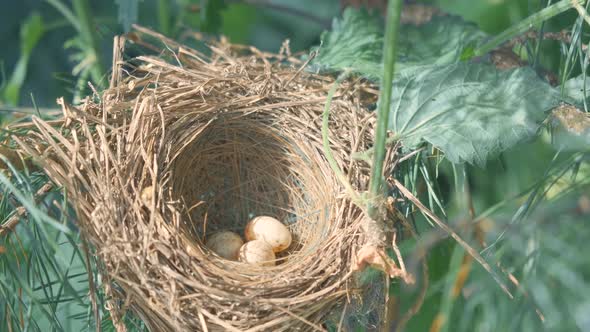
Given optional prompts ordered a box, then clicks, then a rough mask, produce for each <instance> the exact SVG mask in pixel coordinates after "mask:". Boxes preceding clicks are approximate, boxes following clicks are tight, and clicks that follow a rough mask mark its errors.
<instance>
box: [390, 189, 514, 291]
mask: <svg viewBox="0 0 590 332" xmlns="http://www.w3.org/2000/svg"><path fill="white" fill-rule="evenodd" d="M392 181H393V183H394V185H395V187H396V188H397V189H398V190H399V191H400V192H401V193H402V194H403V195H404V196H406V198H408V199H409V200H410V201H411V202H412V203H414V205H416V206H417V207H418V208H419V209H420V210H422V212H423V213H424V214H425V215H426V216H428V217H429V218H430V219H431V220H432V221H433V222H434V223H435V224H437V225H438V226H439V227H440V228H442V229H443V230H444V231H445V232H446V233H447V234H449V235H450V236H451V237H452V238H453V239H455V241H457V243H459V244H460V245H461V246H462V247H463V249H465V250H466V251H467V252H468V253H469V254H470V255H471V256H472V257H473V258H474V259H475V260H477V262H478V263H479V264H481V266H482V267H483V268H484V269H485V270H486V271H488V273H489V274H490V275H491V276H492V278H494V280H495V281H496V283H498V285H499V286H500V288H501V289H502V290H503V291H504V292H505V293H506V294H507V295H508V296H509V297H510V298H511V299H512V298H514V296H513V295H512V293H511V292H510V290H509V289H508V287H507V286H506V284H505V283H504V281H502V279H500V277H499V276H498V274H497V273H496V271H494V269H492V267H491V266H490V264H488V263H487V262H486V261H485V260H484V259H483V257H481V255H480V254H479V253H478V252H477V251H475V249H473V248H472V247H471V246H470V245H469V244H467V242H465V240H463V239H462V238H461V237H460V236H459V234H457V233H456V232H455V231H454V230H453V229H452V228H451V227H449V225H447V224H445V223H444V222H443V221H442V220H440V219H439V218H438V217H437V216H436V215H435V214H434V213H433V212H432V211H430V210H429V209H428V208H427V207H426V206H424V204H422V202H420V200H419V199H418V198H416V196H414V195H413V194H412V193H411V192H410V191H409V190H408V189H407V188H406V187H404V185H402V184H401V182H399V181H398V180H397V179H392Z"/></svg>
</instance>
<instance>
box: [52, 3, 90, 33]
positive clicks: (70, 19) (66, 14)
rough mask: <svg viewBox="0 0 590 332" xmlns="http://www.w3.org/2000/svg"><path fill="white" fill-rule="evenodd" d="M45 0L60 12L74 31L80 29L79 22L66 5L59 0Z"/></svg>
mask: <svg viewBox="0 0 590 332" xmlns="http://www.w3.org/2000/svg"><path fill="white" fill-rule="evenodd" d="M45 1H47V3H48V4H50V5H52V6H53V7H54V8H55V9H56V10H57V11H58V12H60V14H61V15H62V16H63V17H64V18H65V19H66V20H68V22H70V24H71V25H72V26H73V27H74V28H75V29H76V31H78V32H80V31H81V29H80V22H79V21H78V19H77V18H76V16H75V15H74V13H72V11H71V10H70V9H69V8H68V7H67V6H66V5H64V4H63V3H62V2H61V1H60V0H45Z"/></svg>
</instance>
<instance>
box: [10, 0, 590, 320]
mask: <svg viewBox="0 0 590 332" xmlns="http://www.w3.org/2000/svg"><path fill="white" fill-rule="evenodd" d="M420 2H421V3H431V4H435V5H438V6H440V7H441V8H442V9H443V10H444V11H447V12H449V13H452V14H456V15H459V16H461V17H463V18H464V19H465V20H467V21H471V22H474V23H475V24H477V25H478V26H479V28H480V29H481V30H483V31H484V32H485V33H487V34H489V35H492V34H495V33H498V32H500V31H502V30H504V29H506V28H508V27H509V26H511V25H513V24H514V23H516V22H519V21H520V20H522V19H523V18H525V17H527V16H528V15H530V14H532V13H535V12H537V11H538V10H540V9H541V8H543V7H545V6H546V5H547V4H548V3H550V2H551V1H542V0H539V1H535V0H485V1H484V0H482V1H472V0H431V1H420ZM340 5H341V4H340V1H337V0H331V1H315V0H300V1H288V0H274V1H269V2H266V1H229V0H226V1H221V0H176V1H167V0H142V1H139V0H105V1H89V0H87V1H86V0H73V1H64V0H26V1H20V2H14V3H11V5H10V6H9V9H5V10H4V11H3V12H2V14H0V16H1V19H0V36H1V38H2V48H0V64H1V65H2V67H1V68H2V74H3V76H2V79H3V80H2V82H1V85H0V91H1V94H0V109H2V110H4V109H11V110H13V109H14V107H16V106H19V107H27V106H33V105H34V104H36V105H37V106H40V107H49V108H54V107H55V99H56V98H57V97H59V96H62V95H63V96H66V99H67V100H70V99H73V98H74V97H80V96H83V95H85V94H87V93H89V89H88V87H87V85H86V81H88V80H90V81H92V82H93V84H95V85H96V86H100V84H101V83H103V84H104V83H105V82H106V79H107V77H108V76H107V73H106V72H105V70H104V68H108V67H109V59H110V56H111V50H110V48H111V44H112V40H113V37H114V36H115V35H117V34H120V33H123V32H125V31H128V29H129V27H130V26H131V25H132V24H133V23H139V24H141V25H145V26H148V27H151V28H154V29H155V30H158V31H160V32H162V33H164V34H166V35H168V36H170V37H172V38H176V39H179V40H185V39H186V32H187V31H191V30H193V31H200V32H203V33H205V34H208V35H212V36H216V35H218V34H223V35H226V36H227V37H228V38H229V40H230V41H232V42H235V43H243V44H251V45H254V46H256V47H258V48H260V49H263V50H270V51H278V50H279V48H280V47H281V45H282V43H283V41H284V40H285V39H289V40H290V45H291V49H292V51H304V52H308V51H309V50H310V48H311V47H313V46H315V45H318V44H319V42H320V38H321V33H322V31H324V30H329V29H331V27H332V19H333V18H334V17H338V16H339V15H340V14H341V6H340ZM577 19H578V16H577V14H576V13H575V12H574V11H570V12H568V13H565V14H564V15H560V16H559V17H557V18H554V19H552V20H550V21H548V22H547V23H546V24H544V25H543V26H542V28H543V29H544V30H545V31H560V30H561V29H571V27H572V25H574V23H575V22H576V20H577ZM576 24H577V23H576ZM579 26H580V27H581V23H580V24H579ZM361 28H363V27H360V28H359V29H361ZM365 28H367V27H365ZM369 28H370V27H369ZM538 28H540V27H538ZM369 30H370V29H369ZM579 31H582V29H581V28H579ZM414 32H415V34H416V35H417V36H418V35H420V36H422V35H421V34H420V31H414ZM437 33H438V34H442V35H440V36H439V35H436V34H437ZM431 34H432V35H431ZM424 37H430V38H432V40H431V43H428V45H439V46H440V47H441V48H442V47H443V46H445V45H447V43H446V42H445V43H442V42H441V41H445V38H447V37H448V36H447V35H446V34H445V32H444V31H442V32H438V31H436V30H433V31H432V32H429V33H428V34H426V36H422V37H420V38H421V39H422V38H424ZM417 38H418V37H417ZM377 39H378V38H377ZM587 39H588V38H587V37H586V36H585V35H584V36H583V40H584V41H585V42H586V41H587ZM369 42H371V41H370V40H369ZM428 45H412V43H411V41H407V43H406V44H405V45H404V46H405V47H406V49H408V50H410V49H411V48H412V47H414V46H415V48H416V49H419V50H421V51H422V53H423V54H431V53H429V51H440V49H429V48H428V47H425V46H428ZM345 46H350V45H348V44H347V45H345ZM534 46H535V45H533V44H526V45H525V48H528V50H527V51H526V52H523V54H524V55H525V56H524V57H525V58H526V57H527V55H528V54H529V53H527V52H530V49H532V48H534ZM575 46H576V45H575ZM577 46H579V45H577ZM437 47H438V46H437ZM561 47H562V46H561ZM539 49H540V52H538V61H537V63H536V64H540V65H541V66H542V67H544V68H546V69H548V70H550V71H553V72H555V73H556V74H560V76H561V75H564V76H563V77H565V78H570V77H573V76H578V74H580V73H581V72H582V70H583V69H582V67H583V66H580V60H579V58H581V56H580V53H579V50H577V49H573V50H572V52H569V53H568V52H567V51H568V50H567V49H564V48H563V47H562V48H560V44H559V43H557V42H554V41H545V42H543V44H542V45H541V46H540V47H539ZM342 50H346V47H343V48H342ZM373 51H375V52H373V53H371V54H369V55H368V58H369V60H371V61H375V60H376V61H379V59H378V58H379V56H380V53H379V52H381V50H380V49H377V50H373ZM451 51H452V50H451ZM342 54H343V53H342V52H337V54H336V55H335V56H341V55H342ZM445 54H446V53H445ZM530 54H534V52H530ZM439 55H440V54H439ZM322 56H323V55H322ZM582 56H583V54H582ZM576 57H578V58H576ZM354 58H355V55H354V54H353V55H350V56H349V59H354ZM435 58H436V60H438V56H434V57H433V60H434V59H435ZM363 59H364V58H363ZM331 60H338V59H334V58H331ZM365 60H366V59H365ZM529 60H534V59H529ZM582 62H583V61H582ZM568 66H569V67H568ZM565 67H568V70H565V69H564V68H565ZM583 68H585V67H583ZM372 69H373V70H374V69H375V68H372ZM377 69H378V68H377ZM376 72H378V70H376ZM498 84H501V83H498ZM580 86H582V88H580ZM584 86H585V79H584V76H580V78H578V79H576V80H573V81H571V82H570V83H569V84H568V85H566V86H565V88H566V89H570V90H571V93H570V92H567V91H566V93H565V94H566V95H567V96H570V97H572V98H574V99H576V100H577V102H578V105H585V104H584V103H585V95H584V94H580V89H582V90H584V88H583V87H584ZM572 87H573V88H572ZM31 95H32V96H34V100H35V101H36V103H34V102H33V99H32V98H31ZM394 97H395V96H394ZM6 114H7V113H6V112H2V114H0V115H2V116H5V115H6ZM540 134H541V135H540V136H539V138H537V139H536V140H534V141H530V142H525V143H522V144H519V145H516V146H514V147H512V148H510V149H508V150H506V151H504V152H502V153H501V154H499V155H497V156H495V157H494V158H492V159H491V160H488V161H487V164H486V166H485V168H484V167H478V166H471V165H453V164H451V163H450V162H448V161H446V160H444V159H443V158H441V156H440V153H439V151H437V150H435V149H431V148H430V147H423V150H421V152H420V153H418V154H416V155H415V157H414V158H410V159H408V160H406V161H405V162H403V163H402V164H401V165H400V166H399V170H398V172H399V178H400V179H403V182H404V184H406V185H407V186H408V188H410V189H411V190H412V191H413V192H415V193H416V194H417V195H418V196H419V198H420V199H421V200H422V201H423V202H425V204H426V205H427V206H428V207H429V208H430V209H431V210H433V211H436V212H437V213H438V214H439V215H441V216H446V219H447V220H448V221H449V222H450V223H452V224H453V225H454V226H456V228H458V229H461V227H459V226H460V225H461V223H462V222H465V220H468V221H469V222H470V224H469V225H470V226H473V227H472V228H477V227H480V226H477V227H476V226H474V225H476V224H477V225H480V224H481V225H487V226H489V228H490V229H491V230H490V231H488V232H487V233H486V235H485V237H484V238H483V239H479V240H482V241H483V242H484V243H486V244H487V245H490V246H492V247H490V248H489V249H488V250H486V251H484V252H483V254H484V255H486V258H487V259H489V261H490V262H493V263H496V262H497V263H498V264H502V266H503V267H505V268H506V269H507V271H508V272H510V273H512V274H513V275H514V276H516V277H517V278H518V279H519V280H521V286H522V288H521V289H520V290H516V292H515V293H516V299H515V300H513V301H512V300H509V299H508V298H507V297H506V296H505V295H504V294H503V293H502V292H501V291H500V290H499V289H498V287H497V285H496V284H495V283H494V281H493V280H492V279H491V278H490V277H489V275H487V273H486V272H485V271H484V270H483V269H482V268H481V267H480V266H478V265H476V264H475V263H473V264H470V263H468V259H466V258H465V257H466V256H465V253H464V251H463V249H461V248H460V247H459V246H457V245H456V244H455V243H454V242H453V241H451V240H449V239H438V240H437V241H433V243H432V244H431V246H430V247H429V248H428V249H430V250H429V252H430V254H429V255H428V257H427V261H426V264H427V266H428V268H429V282H430V287H429V288H428V291H427V293H426V295H425V301H424V305H423V307H422V309H421V311H420V312H419V313H418V314H417V315H416V317H415V318H414V319H412V320H411V321H410V322H409V324H408V325H407V330H408V331H427V330H429V329H432V328H433V326H435V324H434V322H437V319H439V321H438V322H441V323H442V324H441V326H440V327H441V329H440V330H437V329H435V331H445V329H446V330H447V331H452V330H460V331H517V330H526V331H537V330H542V329H547V330H555V331H562V330H563V331H576V330H579V331H590V321H589V320H588V317H589V315H588V313H589V312H590V302H589V300H588V299H590V289H589V285H588V280H590V275H589V273H590V266H589V263H588V261H587V259H586V258H585V256H584V254H583V253H584V251H583V249H584V248H585V241H587V239H588V237H589V236H590V234H588V229H590V228H588V227H587V225H586V224H587V220H588V213H587V212H584V211H583V208H584V206H585V205H583V204H590V203H584V202H585V201H584V199H586V200H588V193H589V192H590V187H589V181H590V180H589V179H590V168H589V167H588V158H589V157H588V154H587V151H586V152H584V151H582V152H576V151H567V152H565V151H556V149H555V147H554V146H553V145H552V144H551V143H552V142H551V135H550V133H548V132H545V131H542V132H541V133H540ZM2 135H7V133H2ZM3 137H4V136H3ZM25 173H26V172H25ZM14 174H20V173H19V172H14ZM42 181H43V177H42V175H40V174H34V173H33V174H23V175H22V176H15V177H13V178H7V177H5V176H4V175H2V176H1V177H0V182H2V188H3V189H2V190H3V191H10V192H12V194H13V195H14V196H18V195H16V194H15V193H21V194H22V196H23V197H21V198H22V199H17V201H26V200H27V199H29V200H31V199H33V198H32V197H28V196H30V193H32V192H35V191H36V190H37V189H38V187H39V186H40V184H41V183H42ZM62 195H63V193H61V192H59V191H58V192H52V193H50V194H49V196H48V197H46V200H45V201H43V202H40V203H39V204H38V205H39V209H37V210H35V209H34V208H33V209H32V210H33V211H35V213H33V214H31V215H30V216H29V217H28V218H27V220H28V221H29V224H21V225H19V226H18V229H17V233H18V234H25V235H27V236H23V237H22V248H23V249H22V251H21V250H20V248H21V247H20V245H18V246H17V245H16V244H15V241H14V238H11V239H12V240H9V238H2V239H0V246H2V247H4V248H8V247H10V246H12V247H14V248H19V249H18V250H15V251H16V252H17V255H24V256H27V257H29V259H28V260H27V261H28V262H29V264H28V265H26V266H22V265H19V262H20V261H19V260H18V258H16V259H13V257H11V258H6V256H3V257H2V260H0V300H4V301H5V302H4V303H0V310H1V311H2V312H0V318H5V319H7V318H12V319H16V320H24V321H26V324H27V325H26V326H27V328H28V329H29V330H33V331H38V330H46V329H49V328H47V327H48V326H49V327H51V329H53V330H57V331H60V330H64V331H77V330H93V329H94V327H95V326H94V325H95V322H94V318H93V316H92V315H93V312H92V311H91V310H90V309H89V299H88V298H87V296H86V294H87V293H88V291H89V289H88V276H87V275H86V270H85V268H84V265H85V264H86V262H87V260H88V259H90V258H88V257H86V256H85V254H84V252H83V250H82V248H80V242H79V235H78V234H77V233H76V229H75V226H74V224H73V223H72V221H71V220H68V218H66V217H65V216H59V215H58V214H57V213H56V212H55V211H53V214H51V211H52V209H51V204H52V203H53V201H54V200H55V201H63V196H62ZM1 197H2V198H1V199H0V218H1V219H2V220H6V219H7V218H9V217H10V215H11V213H13V211H14V208H15V207H16V206H17V205H18V204H17V202H16V201H15V200H9V199H8V197H9V196H7V195H2V196H1ZM33 200H34V199H33ZM469 204H472V205H473V211H474V213H475V216H476V217H475V219H473V218H471V219H470V218H469V217H468V216H467V212H466V211H467V208H466V207H467V206H468V205H469ZM400 209H401V211H402V212H403V213H405V214H406V215H407V217H408V219H409V220H411V221H412V222H414V223H415V225H416V228H417V230H418V231H419V233H420V234H421V235H423V236H424V238H426V239H428V235H429V232H430V231H431V228H430V226H429V225H428V223H426V222H425V218H424V217H423V216H422V215H421V214H420V213H419V212H418V211H416V210H415V209H414V208H413V207H411V206H409V205H408V206H402V207H400ZM584 213H586V214H584ZM490 225H491V226H490ZM25 226H26V227H25ZM482 227H483V226H482ZM64 228H65V229H66V230H67V231H68V232H67V233H68V234H66V233H64V232H61V231H60V230H62V231H63V230H64ZM467 228H469V227H467ZM469 229H471V228H469ZM462 235H463V236H464V237H466V238H468V239H469V240H470V242H475V239H474V237H475V235H474V234H472V233H470V232H469V231H462ZM498 238H502V241H500V243H498V244H495V241H496V240H497V239H498ZM39 243H47V244H48V246H47V247H46V246H43V245H39ZM416 245H417V242H416V241H414V240H412V239H408V240H406V241H404V243H403V245H402V248H401V249H402V251H403V253H404V256H405V257H409V259H408V266H409V268H410V269H411V270H412V271H413V272H415V273H416V275H418V276H419V275H420V271H421V267H420V266H421V265H420V257H418V256H416V252H417V251H416V250H415V246H416ZM0 248H1V247H0ZM11 254H12V252H11ZM466 268H468V271H470V273H469V274H468V275H467V280H466V281H465V283H464V284H463V286H462V289H461V292H460V295H457V294H455V286H456V284H457V280H459V279H460V275H461V273H463V272H462V271H464V269H466ZM462 269H463V270H462ZM93 272H96V270H94V271H93ZM95 276H96V274H95ZM95 278H96V277H95ZM418 279H419V281H421V280H420V278H418ZM95 282H96V283H97V285H100V281H99V280H95ZM393 286H394V287H392V290H391V294H392V296H396V297H397V299H398V302H400V303H401V304H400V307H399V309H398V310H399V312H400V314H401V313H403V312H405V311H406V310H408V309H409V308H410V306H411V305H412V303H413V302H414V301H415V300H416V299H417V294H418V293H419V291H420V289H419V287H420V286H419V284H418V286H416V287H414V288H412V287H407V286H405V285H401V284H398V283H394V284H393ZM18 288H21V289H24V290H25V294H24V295H23V296H24V297H21V298H19V297H18V296H14V289H18ZM381 291H382V289H377V290H376V292H375V293H379V292H381ZM525 294H526V295H525ZM381 295H382V294H381ZM98 296H99V304H101V305H104V299H103V298H101V296H102V294H101V293H100V292H98ZM376 297H377V298H378V299H381V298H380V297H378V296H377V295H376ZM23 303H34V304H35V305H34V306H30V307H29V309H30V310H29V311H27V312H26V317H20V315H19V311H18V308H20V307H21V306H24V304H23ZM535 308H537V309H539V310H540V311H541V312H542V313H543V314H544V315H545V319H546V323H545V324H541V321H540V320H539V319H538V313H536V312H535ZM33 317H34V318H35V319H33ZM437 317H438V318H437ZM125 319H126V323H127V325H128V326H130V327H131V329H132V330H134V331H135V330H144V329H145V327H144V326H142V325H141V323H140V322H139V321H138V320H137V319H134V318H133V317H126V318H125ZM100 320H101V321H102V326H103V328H104V329H105V330H107V331H108V330H114V327H113V326H112V324H111V323H110V321H109V317H108V314H105V315H103V316H101V317H100ZM0 324H3V321H2V320H0ZM13 327H14V328H15V329H16V328H17V327H16V326H13ZM3 328H5V326H4V325H0V331H4V330H2V329H3Z"/></svg>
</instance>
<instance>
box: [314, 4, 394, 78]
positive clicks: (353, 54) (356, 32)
mask: <svg viewBox="0 0 590 332" xmlns="http://www.w3.org/2000/svg"><path fill="white" fill-rule="evenodd" d="M321 40H322V44H321V45H320V47H319V49H318V48H316V49H315V50H318V51H319V53H318V55H317V57H316V58H315V59H314V61H313V62H312V65H313V67H315V69H317V70H322V71H344V70H351V71H353V72H355V73H360V74H362V75H364V76H367V77H369V78H371V79H377V78H379V77H380V76H381V72H382V71H383V64H382V63H381V57H382V55H383V26H382V24H381V22H380V20H379V17H378V16H377V15H374V14H371V13H369V12H367V11H366V10H354V9H352V8H347V9H346V10H345V11H344V13H343V14H342V18H340V19H334V22H333V23H332V31H324V33H322V36H321ZM313 67H312V68H313Z"/></svg>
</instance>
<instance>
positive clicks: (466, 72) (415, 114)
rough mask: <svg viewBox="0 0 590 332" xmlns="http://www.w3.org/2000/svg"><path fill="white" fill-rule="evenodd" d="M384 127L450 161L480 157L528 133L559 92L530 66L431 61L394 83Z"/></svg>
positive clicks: (482, 159) (411, 144) (478, 161)
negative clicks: (503, 67)
mask: <svg viewBox="0 0 590 332" xmlns="http://www.w3.org/2000/svg"><path fill="white" fill-rule="evenodd" d="M392 98H393V99H392V104H391V115H390V123H389V128H390V129H391V130H393V131H394V132H395V133H396V134H397V135H398V137H400V138H401V139H402V140H403V142H404V144H405V145H406V146H407V147H410V148H412V147H416V146H417V145H419V144H420V143H421V142H422V141H427V142H429V143H431V144H432V145H433V146H435V147H437V148H438V149H440V150H442V151H443V152H444V153H445V155H446V157H447V158H448V159H449V160H450V161H452V162H454V163H460V162H469V163H475V164H478V165H483V164H484V163H485V161H486V159H487V158H488V157H489V156H490V155H492V154H495V153H498V152H501V151H503V150H505V149H507V148H509V147H511V146H512V145H514V144H516V143H517V142H519V141H521V140H523V139H526V138H528V137H531V136H532V135H534V134H535V133H536V131H537V129H538V127H539V125H540V123H541V122H542V121H543V119H544V118H545V112H546V111H548V110H550V109H552V108H553V107H555V106H556V105H557V104H558V102H559V94H558V93H557V91H556V90H554V89H553V88H552V87H551V86H550V85H549V84H547V83H545V82H544V81H543V80H541V79H540V78H538V77H537V75H536V74H535V72H534V71H533V70H531V69H530V68H518V69H515V70H512V71H498V70H496V68H495V67H493V66H491V65H487V64H470V63H457V64H452V65H447V66H444V67H441V66H432V67H430V68H424V69H423V70H422V71H419V72H414V73H413V74H412V75H403V74H402V75H400V76H398V78H397V79H396V81H395V82H394V86H393V96H392Z"/></svg>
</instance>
